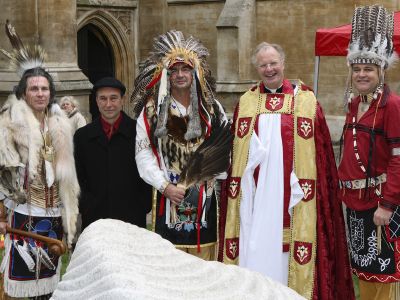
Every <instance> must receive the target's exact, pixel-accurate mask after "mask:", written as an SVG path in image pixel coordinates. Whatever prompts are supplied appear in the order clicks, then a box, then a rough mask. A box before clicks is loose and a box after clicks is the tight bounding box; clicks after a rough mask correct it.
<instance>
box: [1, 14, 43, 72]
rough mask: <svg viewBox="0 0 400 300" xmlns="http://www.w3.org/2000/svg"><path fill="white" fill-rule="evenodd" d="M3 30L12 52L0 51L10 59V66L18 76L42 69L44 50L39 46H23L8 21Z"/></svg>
mask: <svg viewBox="0 0 400 300" xmlns="http://www.w3.org/2000/svg"><path fill="white" fill-rule="evenodd" d="M5 29H6V34H7V36H8V39H9V40H10V43H11V45H12V47H13V50H12V51H11V52H8V51H6V50H4V49H0V51H1V52H2V53H3V54H4V55H5V56H7V57H8V58H9V59H10V61H11V66H12V68H13V69H15V70H16V71H17V73H18V75H19V76H21V77H22V75H23V74H24V72H25V71H26V70H29V69H33V68H36V67H43V64H44V61H45V58H46V52H45V51H44V49H43V48H42V47H40V46H39V45H34V46H33V47H29V46H25V45H24V44H23V43H22V40H21V38H20V37H19V35H18V33H17V32H16V30H15V28H14V26H12V25H11V23H10V22H9V21H8V20H7V21H6V26H5Z"/></svg>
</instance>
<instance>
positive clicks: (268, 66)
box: [257, 61, 281, 70]
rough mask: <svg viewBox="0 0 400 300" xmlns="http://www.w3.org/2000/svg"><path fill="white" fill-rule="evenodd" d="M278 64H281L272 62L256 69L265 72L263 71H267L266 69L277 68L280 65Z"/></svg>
mask: <svg viewBox="0 0 400 300" xmlns="http://www.w3.org/2000/svg"><path fill="white" fill-rule="evenodd" d="M280 63H281V62H279V61H273V62H271V63H268V64H262V65H258V66H257V68H259V69H263V70H265V69H267V68H271V69H272V68H276V67H278V66H279V65H280Z"/></svg>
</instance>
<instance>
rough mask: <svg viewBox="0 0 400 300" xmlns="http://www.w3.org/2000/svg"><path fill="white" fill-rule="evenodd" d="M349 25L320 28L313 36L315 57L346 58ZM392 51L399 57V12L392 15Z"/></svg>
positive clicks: (349, 31)
mask: <svg viewBox="0 0 400 300" xmlns="http://www.w3.org/2000/svg"><path fill="white" fill-rule="evenodd" d="M350 34H351V24H347V25H342V26H339V27H335V28H320V29H318V30H317V32H316V34H315V56H346V55H347V47H348V46H349V41H350ZM393 42H394V49H395V50H396V52H397V53H398V54H399V55H400V11H397V12H395V13H394V35H393Z"/></svg>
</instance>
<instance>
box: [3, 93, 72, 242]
mask: <svg viewBox="0 0 400 300" xmlns="http://www.w3.org/2000/svg"><path fill="white" fill-rule="evenodd" d="M48 127H49V133H50V136H51V140H52V145H53V147H54V152H55V180H56V181H57V182H58V187H59V196H60V200H61V202H62V210H61V212H62V213H61V215H62V220H63V227H64V231H65V232H66V233H67V242H68V244H69V245H70V244H71V243H72V240H73V238H74V235H75V233H76V220H77V216H78V196H79V184H78V180H77V177H76V170H75V161H74V155H73V141H72V134H73V133H72V128H71V125H70V123H69V120H68V118H67V116H66V115H65V113H64V112H63V111H62V110H61V108H60V107H59V106H58V105H57V104H53V105H51V107H50V109H49V115H48ZM0 128H1V130H0V175H2V174H1V173H2V172H4V171H5V170H11V173H15V171H14V172H13V171H12V170H15V169H17V168H18V167H25V166H28V175H29V177H28V179H29V181H30V182H32V180H33V179H34V178H35V177H37V176H39V174H38V173H37V169H38V164H39V162H40V150H41V148H42V146H43V138H42V135H41V132H40V123H39V121H38V120H37V119H36V117H35V116H34V114H33V112H32V110H31V108H30V107H29V106H28V105H27V103H26V102H25V101H24V100H18V99H17V98H16V97H15V95H10V96H9V97H8V99H7V101H6V103H5V104H4V106H3V107H2V109H1V110H0ZM3 180H4V176H1V177H0V188H1V189H2V190H1V192H3V191H5V192H3V193H4V194H5V195H6V196H9V198H11V199H13V198H12V196H13V193H11V194H10V193H9V194H7V190H6V189H4V186H5V184H4V182H3ZM11 192H15V191H11Z"/></svg>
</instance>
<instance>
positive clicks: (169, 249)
mask: <svg viewBox="0 0 400 300" xmlns="http://www.w3.org/2000/svg"><path fill="white" fill-rule="evenodd" d="M52 299H85V300H87V299H113V300H115V299H119V300H120V299H185V300H189V299H193V300H194V299H196V300H197V299H207V300H208V299H213V300H222V299H226V300H228V299H229V300H234V299H238V300H239V299H240V300H245V299H257V300H259V299H271V300H272V299H273V300H279V299H282V300H283V299H284V300H287V299H304V298H302V297H301V296H299V295H298V294H297V293H296V292H294V291H293V290H291V289H289V288H288V287H285V286H283V285H282V284H280V283H278V282H274V281H273V280H271V279H269V278H266V277H264V276H263V275H261V274H259V273H256V272H252V271H249V270H246V269H243V268H240V267H237V266H232V265H224V264H222V263H219V262H208V261H204V260H202V259H199V258H197V257H194V256H192V255H189V254H186V253H185V252H183V251H180V250H177V249H175V247H174V246H173V245H172V244H171V243H170V242H168V241H167V240H164V239H162V238H161V237H160V236H159V235H157V234H155V233H153V232H151V231H148V230H145V229H142V228H138V227H137V226H134V225H131V224H128V223H124V222H121V221H117V220H111V219H104V220H99V221H97V222H95V223H93V224H91V225H90V226H89V227H88V228H86V229H85V231H84V232H83V233H82V235H81V236H80V238H79V240H78V243H77V245H76V248H75V251H74V253H73V255H72V258H71V262H70V264H69V266H68V268H67V272H66V274H65V275H64V276H63V278H62V281H61V282H60V283H59V284H58V287H57V290H56V291H55V292H54V294H53V298H52Z"/></svg>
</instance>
